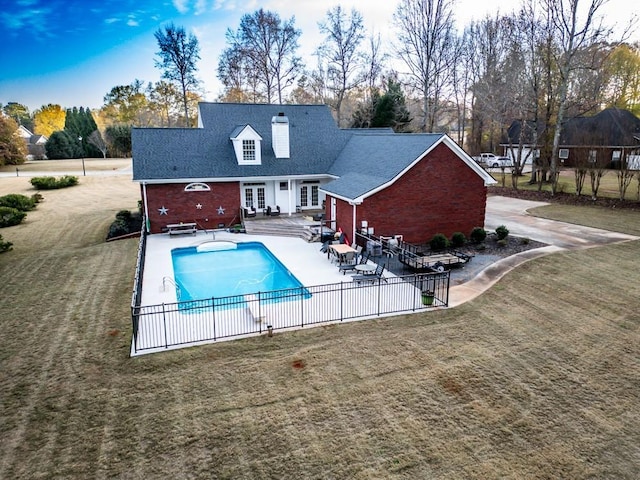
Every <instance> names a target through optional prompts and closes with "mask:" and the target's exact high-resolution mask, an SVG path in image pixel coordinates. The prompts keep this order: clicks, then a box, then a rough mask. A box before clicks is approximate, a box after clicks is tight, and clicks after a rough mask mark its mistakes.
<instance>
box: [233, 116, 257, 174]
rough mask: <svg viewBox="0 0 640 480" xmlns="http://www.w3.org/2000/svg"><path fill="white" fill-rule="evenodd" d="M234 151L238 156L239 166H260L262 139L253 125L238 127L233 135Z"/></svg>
mask: <svg viewBox="0 0 640 480" xmlns="http://www.w3.org/2000/svg"><path fill="white" fill-rule="evenodd" d="M230 139H231V142H233V151H234V153H235V154H236V161H237V162H238V165H260V164H261V162H262V159H261V156H260V142H261V141H262V137H261V136H260V135H258V132H256V131H255V130H254V129H253V128H252V127H251V125H242V126H239V127H236V128H235V129H234V131H233V132H232V133H231V137H230Z"/></svg>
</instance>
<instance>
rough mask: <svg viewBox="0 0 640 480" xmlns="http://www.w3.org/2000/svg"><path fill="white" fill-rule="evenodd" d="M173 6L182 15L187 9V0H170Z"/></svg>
mask: <svg viewBox="0 0 640 480" xmlns="http://www.w3.org/2000/svg"><path fill="white" fill-rule="evenodd" d="M172 3H173V6H174V7H175V8H176V10H178V12H180V13H182V14H183V15H184V14H185V13H187V12H188V11H189V6H188V5H187V0H172Z"/></svg>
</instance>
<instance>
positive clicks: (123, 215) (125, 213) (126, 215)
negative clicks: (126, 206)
mask: <svg viewBox="0 0 640 480" xmlns="http://www.w3.org/2000/svg"><path fill="white" fill-rule="evenodd" d="M116 220H122V221H123V222H126V223H128V222H129V220H131V212H130V211H129V210H120V211H119V212H118V213H116Z"/></svg>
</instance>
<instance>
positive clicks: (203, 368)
mask: <svg viewBox="0 0 640 480" xmlns="http://www.w3.org/2000/svg"><path fill="white" fill-rule="evenodd" d="M6 193H27V194H29V193H33V191H32V190H31V189H30V186H29V183H28V180H27V179H26V178H15V177H13V178H0V195H4V194H6ZM43 194H44V196H45V201H44V202H43V203H42V204H40V205H39V206H38V208H37V210H36V211H34V212H31V213H29V215H28V217H27V220H26V222H25V223H24V224H22V225H19V226H16V227H11V228H6V229H2V230H0V233H1V234H2V235H3V237H4V238H5V240H8V241H12V242H14V244H15V246H14V250H13V251H11V252H8V253H5V254H2V255H0V278H2V279H3V289H2V294H1V297H0V298H1V300H0V322H1V323H0V325H1V327H2V328H1V329H0V345H2V348H0V433H1V435H2V437H1V438H2V441H1V442H0V478H6V479H33V478H74V479H75V478H78V479H85V478H101V479H102V478H124V479H155V478H158V479H166V478H176V479H182V478H203V479H210V478H230V479H231V478H233V479H237V478H247V479H272V478H273V479H284V478H296V479H297V478H317V479H320V478H349V479H372V478H376V479H379V478H384V479H394V478H398V479H400V478H403V479H417V478H420V479H423V478H438V479H460V478H465V479H505V478H514V479H515V478H527V479H529V478H547V479H549V478H571V479H587V478H588V479H596V478H597V479H601V478H612V479H614V478H615V479H635V478H637V474H638V465H640V449H639V448H638V445H640V328H639V326H640V313H639V312H640V296H639V295H638V285H640V268H638V260H637V259H638V258H640V242H639V241H636V242H629V243H624V244H618V245H610V246H606V247H600V248H597V249H589V250H582V251H574V252H570V253H561V254H554V255H550V256H547V257H543V258H540V259H537V260H533V261H530V262H528V263H526V264H524V265H522V266H520V267H518V268H517V269H516V270H515V271H513V272H511V273H509V274H508V275H506V276H505V277H504V278H503V279H502V280H501V281H500V282H499V283H498V284H497V285H496V286H494V287H493V288H492V289H490V290H489V291H488V292H486V293H484V294H483V295H481V296H480V297H478V298H476V299H475V300H474V301H472V302H469V303H467V304H464V305H462V306H460V307H457V308H454V309H450V310H440V311H435V312H427V313H422V314H417V315H408V316H399V317H393V318H384V319H379V320H372V321H362V322H352V323H345V324H340V325H332V326H324V327H317V328H309V329H305V330H300V331H296V332H292V333H277V334H276V335H274V336H273V337H272V338H268V337H266V336H262V337H255V338H250V339H245V340H236V341H231V342H223V343H219V344H215V345H209V346H203V347H194V348H189V349H183V350H179V351H170V352H165V353H161V354H156V355H147V356H143V357H137V358H134V359H131V358H129V356H128V355H129V346H130V340H131V339H130V312H129V303H130V298H131V288H132V280H133V273H134V267H135V255H136V249H137V240H124V241H118V242H109V243H106V242H105V241H104V238H105V236H106V233H107V229H108V226H109V224H110V223H111V221H112V220H113V217H114V215H115V213H116V212H117V211H119V210H122V209H134V208H135V207H136V204H137V200H138V195H139V193H138V188H137V185H136V184H133V183H132V182H131V180H130V178H127V177H126V176H122V177H104V178H99V177H86V178H81V180H80V185H78V186H77V187H73V188H70V189H65V190H61V191H52V192H43ZM545 208H548V207H545ZM563 208H564V207H556V206H554V207H552V209H553V215H555V216H558V217H562V218H565V219H567V220H570V221H573V222H576V223H579V222H581V221H584V220H585V219H587V218H588V219H589V220H588V222H589V223H590V224H593V225H594V226H605V227H606V226H609V225H611V226H616V227H617V228H618V229H620V231H625V232H627V233H635V234H638V232H640V213H637V212H635V213H634V212H630V213H631V214H630V215H628V216H625V217H624V220H620V218H619V215H620V212H617V211H614V210H604V211H602V212H600V211H599V212H597V214H592V213H590V210H589V209H579V210H569V209H567V210H563ZM583 208H584V207H583ZM552 209H549V210H547V212H548V211H551V210H552ZM537 213H538V214H545V213H546V212H545V210H544V209H542V210H539V211H538V212H537Z"/></svg>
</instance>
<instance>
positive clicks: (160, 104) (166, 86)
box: [147, 81, 181, 127]
mask: <svg viewBox="0 0 640 480" xmlns="http://www.w3.org/2000/svg"><path fill="white" fill-rule="evenodd" d="M147 95H148V97H149V102H148V106H149V109H150V110H151V111H152V112H154V113H155V114H156V115H157V116H158V117H159V119H160V122H159V126H161V127H171V126H172V125H173V124H175V123H176V121H177V116H178V110H179V107H180V103H181V98H180V92H178V90H177V89H176V87H175V85H174V84H173V83H169V82H165V81H160V82H157V83H156V84H155V85H153V86H151V85H149V87H148V88H147Z"/></svg>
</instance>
